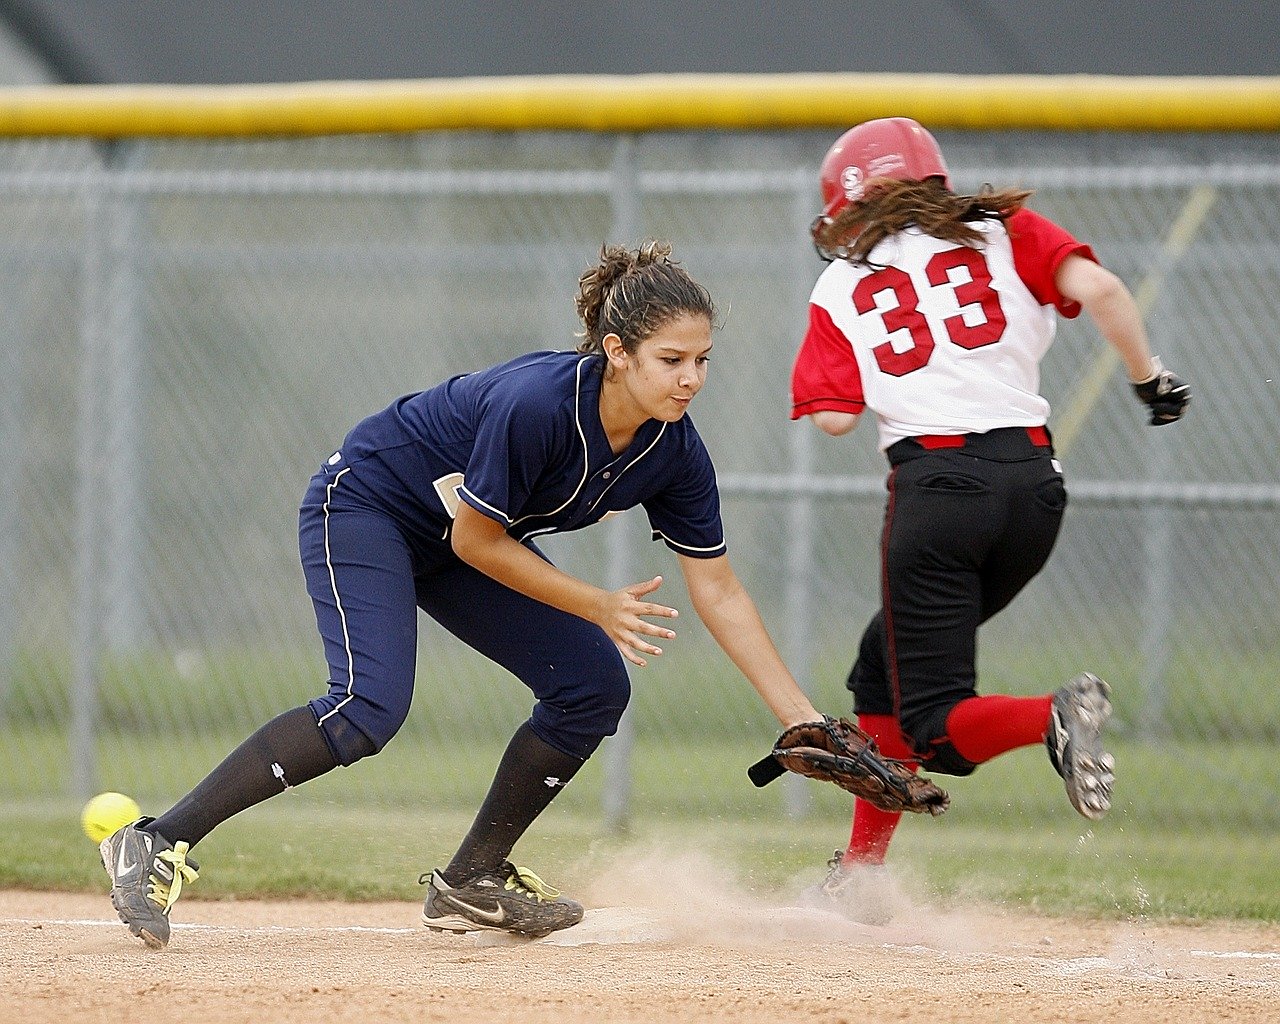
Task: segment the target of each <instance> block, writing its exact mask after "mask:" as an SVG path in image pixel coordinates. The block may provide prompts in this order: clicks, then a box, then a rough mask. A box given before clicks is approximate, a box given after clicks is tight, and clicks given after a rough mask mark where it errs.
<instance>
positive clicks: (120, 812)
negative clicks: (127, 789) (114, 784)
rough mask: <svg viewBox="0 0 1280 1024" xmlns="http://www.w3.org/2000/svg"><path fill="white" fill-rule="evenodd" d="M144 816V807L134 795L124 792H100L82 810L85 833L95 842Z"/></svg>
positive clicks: (82, 824) (81, 817) (81, 816)
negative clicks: (139, 804) (130, 795)
mask: <svg viewBox="0 0 1280 1024" xmlns="http://www.w3.org/2000/svg"><path fill="white" fill-rule="evenodd" d="M141 817H142V808H141V807H139V806H138V803H137V801H136V800H134V799H133V797H129V796H125V795H124V794H123V793H99V794H98V795H97V796H95V797H94V798H93V799H92V800H90V801H89V802H88V803H87V804H85V805H84V810H83V811H81V812H80V824H81V826H82V827H83V828H84V834H85V835H87V836H88V837H89V838H90V839H92V840H93V841H94V842H95V843H100V842H102V840H104V839H106V838H107V836H109V835H111V834H112V833H114V832H117V831H119V830H120V829H122V828H124V826H125V825H127V824H129V822H131V821H137V820H138V819H139V818H141Z"/></svg>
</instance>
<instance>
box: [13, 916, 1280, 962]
mask: <svg viewBox="0 0 1280 1024" xmlns="http://www.w3.org/2000/svg"><path fill="white" fill-rule="evenodd" d="M0 925H18V926H23V927H37V926H39V927H44V926H61V927H67V928H121V927H123V925H122V924H121V923H120V922H119V921H112V920H105V919H95V918H34V917H8V918H0ZM171 927H172V928H173V930H174V931H190V932H214V933H217V932H226V933H235V934H250V935H253V934H273V933H274V934H284V935H328V934H338V933H354V934H361V933H364V934H371V935H424V934H430V933H429V931H428V930H427V929H426V928H422V927H417V928H378V927H373V926H370V925H355V924H353V925H257V926H253V927H243V926H231V925H216V924H184V923H179V922H175V923H173V924H172V925H171ZM566 935H568V933H567V932H566ZM595 941H596V942H600V941H601V940H600V939H596V940H595ZM614 941H617V939H614ZM604 944H608V940H604ZM880 945H881V948H884V949H891V950H898V951H901V952H904V953H916V954H932V955H942V956H944V957H947V956H954V953H949V952H948V951H946V950H939V949H934V948H931V947H928V946H920V945H905V944H900V943H894V942H886V943H881V944H880ZM1184 952H1185V954H1186V955H1187V956H1199V957H1209V958H1212V959H1218V960H1264V961H1277V962H1280V953H1272V952H1262V951H1257V950H1247V949H1228V950H1221V949H1188V950H1185V951H1184ZM982 955H983V954H979V956H982ZM986 956H987V957H988V958H991V959H996V960H1009V961H1011V962H1012V961H1014V960H1018V961H1022V960H1034V961H1037V962H1042V963H1045V964H1053V965H1054V966H1055V968H1056V969H1057V970H1058V971H1060V972H1063V973H1066V974H1083V973H1087V972H1089V971H1094V970H1108V969H1110V970H1117V969H1126V968H1128V966H1129V965H1126V964H1123V963H1120V962H1118V961H1114V960H1111V959H1110V958H1108V957H1073V958H1071V959H1067V960H1054V959H1053V958H1052V957H1046V956H1043V955H1031V956H1027V957H1007V956H1004V957H1002V956H995V957H991V956H990V954H986Z"/></svg>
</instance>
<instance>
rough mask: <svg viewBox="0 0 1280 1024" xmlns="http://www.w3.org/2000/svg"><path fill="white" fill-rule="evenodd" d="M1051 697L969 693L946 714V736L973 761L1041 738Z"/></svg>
mask: <svg viewBox="0 0 1280 1024" xmlns="http://www.w3.org/2000/svg"><path fill="white" fill-rule="evenodd" d="M1052 705H1053V697H1052V696H1051V695H1047V696H1044V697H1006V696H1002V695H993V696H990V697H970V698H968V699H967V700H962V701H961V702H960V703H959V704H957V705H956V706H955V707H953V708H952V709H951V714H949V715H948V716H947V738H948V739H950V740H951V745H952V746H953V747H955V748H956V750H957V751H958V752H959V754H960V756H961V757H963V758H965V759H966V760H969V761H972V762H973V763H974V764H982V762H983V761H990V760H991V759H992V758H993V757H995V756H996V755H997V754H1003V753H1004V752H1005V751H1008V750H1014V749H1015V748H1017V747H1029V746H1031V745H1032V744H1035V743H1040V742H1041V741H1042V740H1043V739H1044V734H1045V731H1046V730H1047V729H1048V728H1049V711H1050V708H1051V707H1052Z"/></svg>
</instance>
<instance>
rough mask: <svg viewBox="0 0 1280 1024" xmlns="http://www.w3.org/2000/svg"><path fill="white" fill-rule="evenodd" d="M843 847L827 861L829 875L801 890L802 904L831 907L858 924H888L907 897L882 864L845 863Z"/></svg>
mask: <svg viewBox="0 0 1280 1024" xmlns="http://www.w3.org/2000/svg"><path fill="white" fill-rule="evenodd" d="M843 856H844V851H843V850H836V852H835V856H833V857H832V858H831V859H830V860H829V861H827V877H826V878H824V879H823V880H822V881H821V882H819V883H818V884H817V885H811V886H809V887H808V888H807V889H804V890H803V891H802V892H801V893H800V900H799V902H800V905H801V906H804V907H808V908H809V909H811V910H828V911H832V912H834V913H837V914H839V915H840V916H841V917H844V918H846V919H848V920H850V921H853V922H855V923H857V924H867V925H876V926H881V925H886V924H888V923H889V922H890V921H891V920H892V919H893V916H894V913H895V912H896V911H897V909H898V908H899V907H900V906H902V905H903V904H904V903H905V902H906V901H905V898H904V897H903V895H902V892H901V891H900V890H899V888H898V884H897V882H895V881H894V879H893V876H892V875H891V874H890V873H889V869H888V868H887V867H885V865H883V864H857V863H854V864H844V863H842V858H843Z"/></svg>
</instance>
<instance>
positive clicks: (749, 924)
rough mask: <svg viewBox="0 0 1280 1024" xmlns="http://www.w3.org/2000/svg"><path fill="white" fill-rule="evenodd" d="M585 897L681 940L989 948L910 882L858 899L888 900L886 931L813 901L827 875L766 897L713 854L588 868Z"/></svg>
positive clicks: (635, 855)
mask: <svg viewBox="0 0 1280 1024" xmlns="http://www.w3.org/2000/svg"><path fill="white" fill-rule="evenodd" d="M587 867H588V871H587V874H588V878H589V881H588V883H587V886H586V888H585V889H584V890H583V891H582V892H581V894H580V895H581V897H583V898H584V902H585V903H586V904H587V906H589V907H594V908H599V911H600V913H601V915H604V916H608V912H609V911H613V913H614V914H615V915H616V914H625V915H628V919H630V920H637V919H639V920H643V921H646V922H648V923H649V927H650V931H651V932H654V933H655V934H661V935H662V936H664V937H666V938H668V939H670V940H672V941H686V942H698V943H710V944H724V945H738V946H744V945H745V946H751V945H760V944H769V943H775V942H778V941H801V942H831V943H843V944H849V943H858V944H866V945H876V946H880V945H885V944H895V945H925V946H929V947H932V948H937V949H945V950H948V951H956V952H960V951H971V950H973V949H975V948H977V947H978V946H980V945H981V941H980V936H981V932H982V930H983V926H982V925H980V924H979V923H978V922H976V921H975V920H972V919H966V917H965V916H964V915H963V914H962V913H954V912H950V911H948V912H946V913H943V912H940V911H937V910H935V909H933V908H931V907H929V906H928V905H927V904H926V903H924V902H923V901H921V900H919V899H917V898H914V897H913V896H912V894H911V890H912V888H913V886H912V885H911V884H910V880H908V879H903V878H899V877H897V876H896V875H893V874H890V875H888V876H887V878H886V877H885V876H884V875H881V876H879V877H878V878H876V879H874V880H873V881H872V882H869V884H873V885H874V886H875V889H876V891H875V892H870V891H868V892H865V893H859V892H857V891H856V890H855V891H852V892H850V893H848V896H849V897H850V900H851V902H850V907H852V908H855V909H856V907H857V906H858V905H859V904H861V903H862V902H863V900H864V898H865V899H868V900H869V899H872V898H874V899H875V900H878V901H879V903H880V904H881V907H882V909H883V910H885V911H887V914H884V915H882V916H881V917H880V923H878V924H866V923H863V922H862V921H859V920H855V919H854V916H852V915H851V914H850V913H849V912H848V910H845V911H842V909H841V907H839V906H837V905H834V904H832V903H831V902H830V901H829V900H823V899H822V898H820V897H815V896H814V895H813V894H812V893H806V892H805V889H806V888H812V887H814V886H816V885H817V883H819V882H821V880H822V878H823V877H824V874H825V872H824V869H822V868H821V867H819V868H817V869H816V870H815V871H814V872H813V873H812V876H811V877H804V878H798V879H796V880H795V881H794V882H793V883H792V884H791V885H789V886H786V887H784V889H783V890H782V891H781V892H778V891H774V890H772V889H769V890H764V891H761V890H757V889H756V888H755V887H754V886H753V885H752V884H751V883H750V881H749V880H745V881H744V880H743V879H742V878H740V877H739V876H738V874H737V872H736V871H735V870H734V869H733V868H732V867H731V866H729V861H728V859H727V858H718V857H716V856H715V855H713V854H711V853H708V852H706V851H705V850H680V849H673V848H672V847H671V846H670V845H669V844H665V845H658V844H653V845H648V846H635V847H631V848H628V849H626V850H624V851H621V852H616V851H615V852H613V853H611V854H610V856H609V860H608V862H607V863H601V864H598V865H588V866H587Z"/></svg>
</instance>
